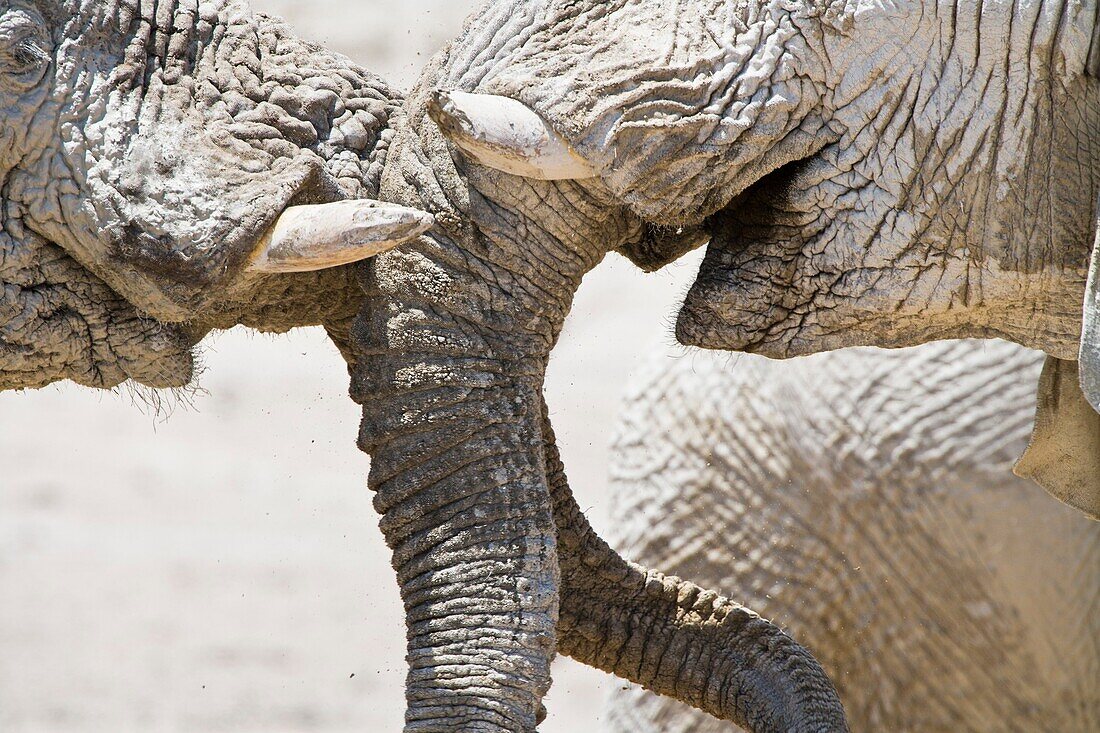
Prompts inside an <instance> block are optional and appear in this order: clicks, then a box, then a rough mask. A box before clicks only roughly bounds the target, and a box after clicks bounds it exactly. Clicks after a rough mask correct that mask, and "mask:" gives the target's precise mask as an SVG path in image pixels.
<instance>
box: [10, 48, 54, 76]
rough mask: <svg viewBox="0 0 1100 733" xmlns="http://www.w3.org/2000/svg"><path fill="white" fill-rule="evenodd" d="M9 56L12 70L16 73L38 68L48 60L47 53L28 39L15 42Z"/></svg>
mask: <svg viewBox="0 0 1100 733" xmlns="http://www.w3.org/2000/svg"><path fill="white" fill-rule="evenodd" d="M11 58H12V61H13V62H14V64H13V67H14V68H13V69H12V71H13V72H14V73H17V74H18V73H20V72H21V71H23V72H26V71H31V70H33V69H35V68H39V67H41V66H42V65H44V64H47V63H49V60H50V56H49V54H47V53H46V52H45V51H43V50H42V49H41V48H39V47H38V46H36V45H35V44H34V43H32V42H31V41H29V40H28V41H20V42H19V43H18V44H16V46H15V48H14V49H13V50H12V52H11Z"/></svg>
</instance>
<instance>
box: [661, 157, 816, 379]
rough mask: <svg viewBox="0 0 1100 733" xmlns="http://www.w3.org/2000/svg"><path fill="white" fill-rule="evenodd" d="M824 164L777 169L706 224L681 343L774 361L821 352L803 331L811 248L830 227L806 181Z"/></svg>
mask: <svg viewBox="0 0 1100 733" xmlns="http://www.w3.org/2000/svg"><path fill="white" fill-rule="evenodd" d="M822 164H823V163H822V161H821V159H820V158H819V157H818V156H817V155H816V154H815V155H811V156H809V157H807V158H802V159H799V160H796V161H794V162H791V163H787V164H785V165H783V166H780V167H779V168H777V169H776V170H774V171H772V172H771V173H768V174H767V175H765V176H763V177H762V178H760V179H758V180H757V181H756V182H755V183H753V184H751V185H750V186H749V187H748V188H746V189H745V190H744V191H743V192H742V193H741V194H739V195H738V196H736V197H735V198H734V199H733V200H732V201H730V203H729V204H727V205H726V206H725V207H724V208H722V209H721V210H719V211H718V212H717V213H715V214H714V215H712V216H710V217H709V218H708V219H707V221H706V225H705V226H706V229H707V231H708V233H709V234H710V242H709V244H708V246H707V250H706V254H705V256H704V258H703V262H702V264H701V265H700V268H699V273H698V275H697V276H696V279H695V281H694V283H693V284H692V286H691V288H690V290H689V291H688V294H687V296H686V297H685V300H684V303H683V305H682V307H681V309H680V312H679V315H678V318H677V322H676V337H677V339H678V340H679V341H680V342H681V343H683V344H685V345H688V346H697V347H700V348H706V349H718V350H723V351H744V352H749V353H758V354H762V355H764V356H768V357H771V358H788V357H793V356H801V355H803V354H808V353H813V352H814V351H817V350H819V349H820V347H821V341H820V338H816V339H815V341H814V343H813V344H810V343H809V341H808V339H807V338H804V335H803V333H802V329H803V327H804V325H805V316H806V314H807V313H809V312H810V311H811V310H812V309H811V308H810V306H811V305H812V304H813V302H814V300H815V291H814V286H813V278H812V277H809V276H808V275H807V271H808V270H807V268H808V266H809V264H810V256H811V254H810V250H812V249H813V246H812V242H814V240H815V238H817V237H818V236H819V235H820V234H821V233H822V232H823V231H824V230H825V228H826V227H827V225H828V223H829V222H828V221H827V217H826V216H825V214H824V212H823V211H822V210H821V208H820V206H819V205H818V203H817V197H816V196H815V195H814V194H815V190H814V188H813V187H807V186H806V185H805V182H806V180H807V179H814V178H817V176H818V172H817V169H819V168H820V166H821V165H822Z"/></svg>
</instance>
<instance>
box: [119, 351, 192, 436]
mask: <svg viewBox="0 0 1100 733" xmlns="http://www.w3.org/2000/svg"><path fill="white" fill-rule="evenodd" d="M190 352H191V363H192V364H193V365H194V367H193V371H192V374H191V381H190V382H188V383H187V384H185V385H183V386H181V387H164V388H158V387H150V386H149V385H147V384H142V383H140V382H135V381H134V380H132V379H128V380H126V381H125V382H123V383H122V384H120V385H119V386H117V387H115V388H114V389H112V390H111V391H112V392H113V393H114V394H116V395H120V396H121V395H123V394H125V395H126V396H127V397H129V399H130V404H131V405H132V406H134V407H136V408H137V409H138V411H140V412H141V413H142V414H144V415H148V416H150V417H152V418H153V423H154V424H160V423H165V422H167V421H168V418H170V417H172V415H173V414H175V412H176V410H177V409H183V410H184V411H187V410H192V411H193V410H194V409H195V398H196V397H199V396H205V395H207V394H209V393H208V392H207V391H206V389H205V388H203V387H202V386H200V385H199V380H200V378H201V377H202V375H203V374H205V373H206V363H205V360H204V359H203V354H204V352H203V350H202V348H201V347H199V346H197V345H196V346H193V347H191V349H190ZM157 377H158V381H167V375H164V374H159V373H158V374H157Z"/></svg>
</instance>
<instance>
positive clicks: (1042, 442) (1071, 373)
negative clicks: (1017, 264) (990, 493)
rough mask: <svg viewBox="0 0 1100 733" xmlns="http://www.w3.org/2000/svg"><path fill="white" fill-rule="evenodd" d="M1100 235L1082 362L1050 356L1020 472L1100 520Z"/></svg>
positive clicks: (1089, 288) (1091, 269)
mask: <svg viewBox="0 0 1100 733" xmlns="http://www.w3.org/2000/svg"><path fill="white" fill-rule="evenodd" d="M1098 210H1100V207H1098ZM1096 236H1097V240H1096V244H1094V245H1093V250H1092V263H1091V264H1090V266H1089V279H1088V285H1087V286H1086V288H1085V305H1084V313H1083V317H1082V327H1081V351H1080V354H1079V356H1078V360H1077V361H1075V362H1074V361H1063V360H1061V359H1055V358H1054V357H1052V356H1048V357H1047V361H1046V365H1045V366H1044V367H1043V374H1042V376H1041V377H1040V378H1039V396H1038V406H1037V408H1036V412H1035V431H1034V433H1033V434H1032V437H1031V444H1030V445H1029V446H1028V448H1027V451H1026V452H1025V453H1024V455H1023V457H1022V458H1021V459H1020V461H1019V462H1018V463H1017V464H1016V467H1015V469H1014V470H1015V472H1016V474H1017V475H1018V476H1023V477H1024V478H1030V479H1032V480H1033V481H1035V482H1036V483H1038V484H1039V485H1040V486H1042V487H1043V488H1044V489H1046V490H1047V491H1048V492H1050V493H1051V494H1052V495H1054V496H1055V497H1057V498H1058V499H1060V500H1061V501H1063V502H1065V503H1066V504H1069V505H1070V506H1072V507H1074V508H1076V509H1079V510H1080V511H1082V512H1084V513H1085V514H1087V515H1088V516H1089V517H1091V518H1092V519H1096V520H1100V226H1097V234H1096Z"/></svg>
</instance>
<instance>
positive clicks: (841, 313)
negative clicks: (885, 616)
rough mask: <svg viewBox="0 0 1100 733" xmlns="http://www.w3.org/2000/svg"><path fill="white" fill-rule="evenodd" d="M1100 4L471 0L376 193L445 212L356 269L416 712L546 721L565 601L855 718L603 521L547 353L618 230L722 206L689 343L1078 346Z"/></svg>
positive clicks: (628, 671) (608, 661)
mask: <svg viewBox="0 0 1100 733" xmlns="http://www.w3.org/2000/svg"><path fill="white" fill-rule="evenodd" d="M979 10H980V12H979ZM1096 11H1097V8H1096V4H1095V3H1092V2H1090V3H1084V4H1074V3H1071V2H1070V0H1050V2H1040V1H1039V0H1033V1H1030V2H1027V1H1023V0H1021V2H1018V3H1009V2H996V3H982V4H979V5H973V4H963V3H959V4H958V5H956V4H955V3H946V2H945V3H940V4H937V3H934V2H931V0H928V1H927V2H912V3H877V2H870V1H867V2H864V1H862V0H851V1H850V2H843V1H838V2H824V1H820V2H786V0H773V1H772V2H760V1H759V0H757V1H756V2H744V3H741V2H738V3H735V2H727V1H726V0H709V1H708V0H683V2H667V1H666V0H611V1H605V0H599V1H598V0H511V1H504V2H493V3H490V4H488V5H487V6H486V7H485V8H484V9H483V10H482V11H481V12H480V13H478V14H477V15H475V17H474V18H473V19H471V21H470V22H469V23H468V25H467V27H466V30H465V31H464V33H463V34H462V36H460V38H459V39H458V40H456V41H455V43H454V44H453V45H452V46H451V47H450V48H449V49H448V50H446V51H444V52H443V53H442V54H441V55H440V56H439V57H438V58H437V59H436V60H435V62H434V63H433V64H432V65H431V66H430V67H429V68H428V69H427V70H426V72H425V73H424V75H423V77H422V79H421V82H420V85H419V87H418V90H417V91H416V92H414V94H413V95H412V96H411V97H410V99H409V101H408V104H407V110H408V119H407V121H403V122H401V123H400V129H399V131H398V135H397V138H396V139H395V143H394V154H393V155H392V156H391V157H390V159H389V161H388V163H387V168H386V172H385V174H384V176H383V186H382V196H383V197H384V198H386V199H387V200H392V201H395V202H397V203H401V204H405V205H410V206H414V207H418V208H424V209H426V210H428V211H430V212H431V213H433V214H435V215H436V217H437V222H438V223H439V226H438V227H437V229H436V230H435V231H434V232H433V233H432V234H431V236H428V237H425V238H423V239H421V240H420V241H419V242H418V243H417V244H416V245H415V246H412V247H408V248H403V249H402V250H400V251H396V252H393V253H388V254H386V255H383V256H381V257H379V258H377V259H376V260H375V262H374V263H372V264H371V265H369V266H368V267H366V268H365V269H364V280H363V284H364V287H365V288H366V290H367V292H368V307H367V308H366V310H365V311H364V314H363V317H362V318H361V319H360V320H359V321H358V325H357V327H356V329H355V331H354V336H353V340H354V341H355V345H356V348H357V349H358V358H359V359H360V364H361V366H360V368H358V369H357V370H356V372H355V375H354V384H353V396H354V397H355V398H356V399H358V400H359V401H361V402H363V404H364V405H365V410H364V421H363V425H362V430H361V434H360V443H361V445H362V447H363V448H364V450H367V451H369V452H371V453H372V456H373V463H372V473H371V485H372V487H373V488H374V489H375V490H377V492H378V495H377V506H378V508H379V509H380V510H381V511H382V512H383V513H385V515H386V518H385V520H384V521H383V529H384V530H385V532H386V536H387V539H388V541H389V543H390V545H391V546H392V547H393V548H394V552H395V565H396V567H397V569H398V573H399V576H400V578H401V582H402V586H403V588H404V599H405V604H406V609H407V613H408V621H409V633H410V657H409V658H410V663H411V673H410V677H409V688H408V690H409V702H410V711H409V718H408V721H409V729H410V730H425V731H427V730H433V731H434V730H449V729H454V728H459V727H465V728H467V729H476V730H530V729H531V728H532V727H533V726H534V724H535V721H536V718H537V715H538V712H539V699H540V698H541V696H542V695H543V693H544V692H545V691H546V689H547V686H548V685H549V660H550V657H551V656H552V654H553V650H554V647H555V638H554V634H555V620H557V622H558V623H557V627H556V631H557V635H558V636H557V646H558V648H559V649H561V650H562V651H564V652H565V653H567V654H570V655H573V656H575V657H577V658H578V659H581V660H582V661H585V662H588V663H590V664H593V665H595V666H598V667H601V668H603V669H609V670H611V671H614V672H616V673H618V674H620V675H623V676H626V677H629V678H631V679H635V680H639V681H641V682H642V683H643V684H644V685H646V686H648V687H650V688H652V689H655V690H658V691H660V692H664V693H667V694H671V695H673V696H676V697H679V698H681V699H687V700H689V701H690V702H692V703H693V704H694V705H696V706H697V707H701V708H703V709H706V710H708V711H710V712H712V713H715V714H717V715H718V716H719V717H725V718H728V719H733V720H736V721H739V722H742V723H746V724H747V725H748V726H749V727H750V728H753V729H756V730H775V731H780V730H785V731H789V730H838V729H841V728H843V727H844V723H843V720H842V717H841V714H840V712H839V708H838V706H837V704H836V698H835V696H834V693H833V691H832V690H831V689H830V688H829V686H828V685H827V684H826V683H825V682H824V681H823V678H822V677H821V676H820V671H819V670H818V669H817V668H816V665H815V664H813V663H812V662H811V661H810V660H808V659H807V658H805V657H804V656H803V655H802V653H801V651H800V650H797V649H796V648H795V647H792V646H790V645H789V643H788V642H787V641H786V640H785V638H784V637H779V636H774V633H775V632H774V630H773V629H772V628H771V627H765V626H760V625H758V624H757V623H756V622H755V621H750V620H749V619H750V618H751V617H749V616H747V615H745V614H744V612H743V611H741V610H740V609H738V608H737V607H735V606H731V605H729V604H728V602H727V601H725V600H722V601H720V602H717V601H716V600H715V598H714V596H712V595H710V594H699V593H698V592H697V591H696V590H695V589H694V588H693V587H691V586H686V585H680V581H677V580H673V579H666V580H663V581H657V580H651V581H647V580H646V575H645V573H644V572H643V571H641V570H639V569H637V568H635V567H633V566H629V565H625V564H623V563H622V561H621V560H619V559H618V557H617V556H615V555H613V554H612V553H611V552H610V551H609V550H608V548H607V547H606V546H605V545H604V544H603V543H602V542H600V541H598V540H597V539H596V538H594V536H593V535H592V533H591V530H590V528H589V527H588V526H587V525H586V524H585V523H584V519H583V516H582V515H581V513H580V511H579V510H578V509H577V508H576V505H575V503H574V502H573V501H572V499H571V498H570V497H569V494H568V489H567V486H566V484H565V479H564V475H563V473H562V471H561V465H560V462H559V460H558V457H557V453H556V450H555V448H554V447H553V433H552V430H551V429H550V426H549V421H548V419H547V416H546V410H545V407H544V406H543V405H542V397H541V389H542V384H543V376H544V371H545V366H546V361H547V359H548V357H549V353H550V350H551V348H552V347H553V345H554V342H555V340H556V339H557V336H558V334H559V332H560V328H561V325H562V321H563V319H564V318H565V315H566V313H567V312H568V310H569V307H570V304H571V302H572V297H573V293H574V291H575V290H576V288H577V286H578V284H579V283H580V280H581V278H582V277H583V276H584V274H585V273H586V272H588V271H589V270H590V269H591V268H593V267H595V266H596V265H597V264H598V263H599V262H600V260H601V259H602V257H603V256H604V255H605V254H606V253H607V252H608V251H611V250H619V251H621V252H623V253H624V254H626V255H627V256H629V257H631V259H633V260H634V261H635V262H637V263H639V264H640V265H642V266H644V267H647V268H650V267H657V266H660V265H661V264H663V263H664V262H667V261H669V260H671V259H674V258H675V257H677V256H679V255H680V254H682V253H683V252H684V251H685V249H687V248H689V247H690V246H692V245H693V244H695V243H698V242H699V241H700V236H699V231H698V230H697V227H705V228H706V229H707V230H708V231H710V232H711V233H712V234H713V240H712V243H711V245H710V247H709V250H708V254H707V257H706V260H705V262H704V265H703V267H702V270H701V272H700V276H699V279H698V281H697V282H696V284H695V285H694V287H693V288H692V290H691V292H690V293H689V294H688V297H687V301H686V303H685V305H684V308H683V310H682V311H681V314H680V317H679V323H678V326H677V334H678V336H679V338H680V339H681V340H683V341H685V342H687V343H691V344H696V345H701V346H706V347H711V348H730V349H732V348H737V349H748V350H754V351H759V352H761V353H764V354H767V355H770V356H791V355H795V354H801V353H805V352H809V351H816V350H821V349H827V348H835V347H839V346H846V345H855V344H879V345H888V346H901V345H906V344H912V343H917V342H920V341H924V340H928V339H934V338H944V337H949V336H957V337H962V336H969V337H991V336H1005V337H1007V338H1010V339H1012V340H1016V341H1018V342H1020V343H1023V344H1026V345H1029V346H1032V347H1036V348H1041V349H1044V350H1046V351H1047V352H1048V353H1050V354H1052V355H1055V356H1060V357H1063V358H1073V357H1074V355H1075V354H1076V351H1077V344H1078V340H1079V334H1080V331H1081V310H1082V306H1081V304H1082V302H1083V297H1084V283H1085V272H1086V265H1087V260H1088V255H1089V251H1090V245H1091V232H1092V226H1093V222H1094V203H1095V201H1096V195H1097V192H1098V185H1097V183H1098V181H1097V177H1098V174H1097V171H1100V166H1098V165H1097V163H1098V162H1100V161H1097V155H1098V153H1097V151H1096V149H1095V146H1094V145H1092V144H1091V142H1092V141H1093V140H1096V139H1100V137H1098V132H1100V130H1098V128H1100V83H1098V82H1097V80H1096V79H1095V78H1091V77H1089V76H1088V75H1087V73H1086V71H1087V68H1086V67H1087V65H1088V61H1089V49H1090V43H1091V38H1092V33H1093V28H1094V25H1095V23H1094V20H1095V15H1096ZM436 89H441V90H458V91H464V92H476V93H482V94H488V95H500V96H505V97H511V98H513V99H515V100H519V101H521V102H523V103H524V104H526V105H527V106H528V107H529V108H530V109H531V110H534V111H535V112H537V113H538V114H539V115H541V117H542V118H543V119H544V120H546V121H547V122H548V124H549V125H550V126H551V127H552V128H553V129H554V130H555V131H556V132H557V133H558V134H559V135H560V136H561V137H562V138H564V139H565V141H567V142H568V143H569V144H570V145H571V146H572V148H573V149H574V151H575V152H576V153H578V154H579V155H580V156H581V157H582V158H583V159H584V160H585V161H587V163H588V165H589V167H590V168H592V169H593V170H595V171H596V173H597V175H595V176H593V177H587V178H583V179H577V180H559V181H546V180H541V179H539V178H538V177H530V178H519V177H516V176H513V175H508V174H506V173H504V172H502V171H500V170H493V169H490V168H487V167H484V166H482V165H480V164H478V163H476V162H474V161H473V160H471V159H469V158H467V157H466V156H464V155H463V154H462V153H461V152H460V150H459V149H458V148H457V147H455V146H453V145H451V144H450V143H449V142H448V141H447V140H446V139H445V138H444V137H443V135H442V133H441V131H440V129H439V128H438V127H436V125H435V124H434V123H433V122H432V121H431V119H429V117H428V111H429V108H432V105H433V104H434V102H433V99H434V97H433V91H434V90H436ZM439 109H440V107H438V106H436V107H434V108H433V111H432V113H433V114H435V115H436V116H437V118H438V110H439ZM448 134H452V137H453V129H449V130H448ZM498 167H499V166H498ZM716 602H717V603H718V609H719V610H717V611H715V610H712V609H714V607H715V603H716ZM727 609H733V610H732V611H728V610H727ZM731 619H732V620H731ZM716 640H720V642H721V643H720V644H718V645H715V644H714V643H713V642H714V641H716ZM716 650H721V651H716ZM746 664H749V665H751V666H752V668H753V671H752V672H748V673H747V672H746V666H745V665H746Z"/></svg>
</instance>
